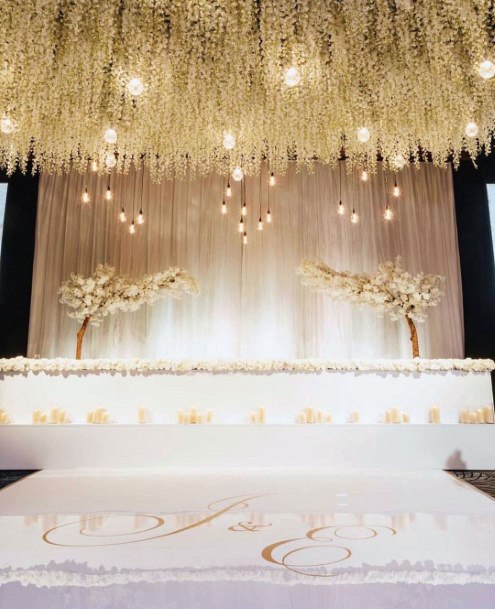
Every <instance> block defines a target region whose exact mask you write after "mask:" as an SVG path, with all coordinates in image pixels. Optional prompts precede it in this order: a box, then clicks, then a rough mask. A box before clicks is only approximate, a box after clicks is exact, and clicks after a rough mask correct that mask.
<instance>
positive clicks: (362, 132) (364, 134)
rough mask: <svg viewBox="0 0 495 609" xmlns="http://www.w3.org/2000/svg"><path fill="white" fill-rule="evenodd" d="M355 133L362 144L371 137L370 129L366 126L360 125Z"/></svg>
mask: <svg viewBox="0 0 495 609" xmlns="http://www.w3.org/2000/svg"><path fill="white" fill-rule="evenodd" d="M356 135H357V139H358V141H359V142H361V143H362V144H365V143H366V142H367V141H368V140H369V139H370V137H371V133H370V130H369V129H368V127H360V128H359V129H358V130H357V131H356Z"/></svg>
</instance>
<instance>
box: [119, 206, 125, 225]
mask: <svg viewBox="0 0 495 609" xmlns="http://www.w3.org/2000/svg"><path fill="white" fill-rule="evenodd" d="M119 220H120V221H121V222H125V221H126V220H127V216H126V215H125V211H124V208H123V207H122V209H121V210H120V214H119Z"/></svg>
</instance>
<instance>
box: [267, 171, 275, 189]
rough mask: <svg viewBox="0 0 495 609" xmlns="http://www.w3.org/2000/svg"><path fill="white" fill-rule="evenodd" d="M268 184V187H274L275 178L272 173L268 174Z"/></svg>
mask: <svg viewBox="0 0 495 609" xmlns="http://www.w3.org/2000/svg"><path fill="white" fill-rule="evenodd" d="M268 183H269V184H270V186H275V176H274V175H273V171H272V172H271V174H270V179H269V181H268Z"/></svg>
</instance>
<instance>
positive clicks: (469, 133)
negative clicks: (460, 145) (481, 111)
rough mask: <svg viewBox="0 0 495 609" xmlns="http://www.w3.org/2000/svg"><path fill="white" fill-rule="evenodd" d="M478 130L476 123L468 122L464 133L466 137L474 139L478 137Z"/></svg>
mask: <svg viewBox="0 0 495 609" xmlns="http://www.w3.org/2000/svg"><path fill="white" fill-rule="evenodd" d="M478 132H479V129H478V125H477V124H476V123H473V122H470V123H468V124H467V125H466V129H465V131H464V133H465V134H466V137H476V136H477V135H478Z"/></svg>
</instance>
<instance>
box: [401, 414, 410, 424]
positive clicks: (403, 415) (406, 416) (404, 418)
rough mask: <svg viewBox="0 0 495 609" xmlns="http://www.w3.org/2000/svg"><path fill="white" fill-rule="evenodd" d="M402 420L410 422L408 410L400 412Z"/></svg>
mask: <svg viewBox="0 0 495 609" xmlns="http://www.w3.org/2000/svg"><path fill="white" fill-rule="evenodd" d="M402 422H403V423H410V422H411V418H410V416H409V413H408V412H403V413H402Z"/></svg>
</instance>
